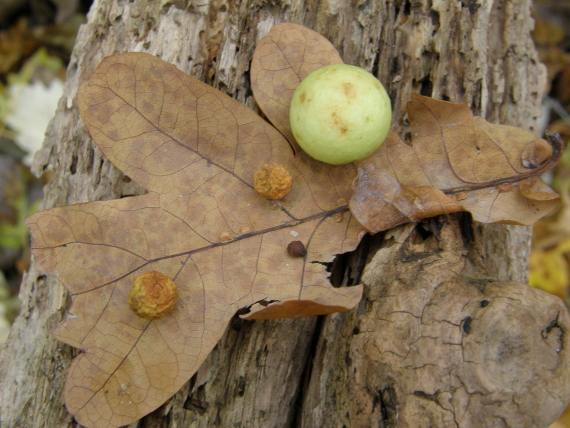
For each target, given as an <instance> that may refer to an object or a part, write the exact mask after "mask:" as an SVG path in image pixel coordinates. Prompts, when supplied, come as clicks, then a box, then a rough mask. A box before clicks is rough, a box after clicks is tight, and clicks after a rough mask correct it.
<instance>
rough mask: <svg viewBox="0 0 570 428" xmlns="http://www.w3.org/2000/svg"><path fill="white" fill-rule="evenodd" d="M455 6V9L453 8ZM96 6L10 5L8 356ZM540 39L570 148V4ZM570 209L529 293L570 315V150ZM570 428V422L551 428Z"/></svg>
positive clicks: (4, 24)
mask: <svg viewBox="0 0 570 428" xmlns="http://www.w3.org/2000/svg"><path fill="white" fill-rule="evenodd" d="M452 1H455V0H452ZM90 5H91V0H0V346H2V344H3V343H4V342H5V340H6V338H7V336H8V333H9V329H10V325H11V323H12V322H13V320H14V319H15V317H16V315H17V313H18V288H19V285H20V282H21V280H22V276H23V275H24V273H25V271H26V269H27V268H28V266H29V263H30V253H29V236H28V230H27V228H26V227H25V225H24V220H25V218H26V217H27V216H28V215H30V214H31V213H33V212H35V211H36V210H37V207H38V203H39V201H40V200H41V198H42V188H43V186H44V185H45V184H46V183H47V182H48V181H49V180H50V172H46V173H45V174H44V175H43V176H42V177H39V178H37V177H34V176H33V175H32V174H31V172H30V169H29V167H30V165H31V162H32V158H33V154H34V153H35V151H36V150H38V149H39V147H40V146H41V144H42V142H43V138H44V133H45V129H46V127H47V124H48V123H49V121H50V120H51V118H52V117H53V114H54V112H55V110H56V107H57V104H58V102H59V99H60V97H61V93H62V89H63V82H64V81H65V74H66V65H67V63H68V62H69V58H70V55H71V50H72V48H73V44H74V42H75V36H76V34H77V30H78V28H79V26H80V25H81V24H82V23H83V22H85V19H86V18H85V15H86V13H87V11H88V9H89V7H90ZM533 9H534V10H533V14H534V18H535V29H534V31H533V38H534V41H535V43H536V46H537V49H538V51H539V55H540V59H541V61H542V62H543V63H544V64H545V65H546V67H547V72H548V86H547V90H546V93H545V96H544V100H543V114H542V117H541V119H540V130H541V132H544V130H549V131H557V132H559V133H560V134H561V135H562V138H563V139H564V141H565V143H566V145H568V142H569V141H570V0H535V1H534V6H533ZM544 179H545V180H546V181H548V182H549V184H551V185H552V187H553V188H554V189H555V190H556V191H557V192H559V193H560V194H561V196H562V204H561V206H560V208H559V209H558V210H557V211H556V212H555V213H552V214H551V215H549V216H548V217H547V218H544V219H543V220H541V221H539V222H538V223H537V224H536V225H535V227H534V231H533V234H534V236H533V246H532V251H531V256H530V271H529V283H530V285H532V286H535V287H539V288H541V289H543V290H546V291H548V292H550V293H553V294H555V295H557V296H559V297H560V298H562V299H563V300H564V301H565V302H566V303H567V305H570V150H568V149H567V150H566V151H565V154H564V156H563V158H562V161H561V162H560V164H559V165H558V166H557V167H556V168H555V169H554V171H552V172H551V173H550V174H548V176H546V177H544ZM555 427H556V428H562V427H569V428H570V412H568V411H567V412H566V414H564V415H562V417H561V418H560V419H559V420H558V421H557V422H556V423H555V424H553V425H552V427H551V428H555Z"/></svg>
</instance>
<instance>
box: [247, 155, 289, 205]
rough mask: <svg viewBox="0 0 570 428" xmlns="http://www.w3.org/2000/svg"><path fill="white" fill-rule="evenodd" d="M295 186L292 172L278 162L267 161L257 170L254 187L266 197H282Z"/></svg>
mask: <svg viewBox="0 0 570 428" xmlns="http://www.w3.org/2000/svg"><path fill="white" fill-rule="evenodd" d="M291 187H293V177H291V174H289V172H288V171H287V170H286V169H285V168H283V167H282V166H281V165H279V164H276V163H267V164H265V165H263V166H262V167H261V168H259V169H258V170H257V171H256V172H255V176H254V178H253V188H254V189H255V191H256V192H257V193H259V194H260V195H261V196H263V197H264V198H265V199H282V198H284V197H285V195H286V194H287V193H289V191H290V190H291Z"/></svg>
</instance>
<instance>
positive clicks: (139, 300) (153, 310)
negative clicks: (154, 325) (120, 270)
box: [129, 272, 178, 320]
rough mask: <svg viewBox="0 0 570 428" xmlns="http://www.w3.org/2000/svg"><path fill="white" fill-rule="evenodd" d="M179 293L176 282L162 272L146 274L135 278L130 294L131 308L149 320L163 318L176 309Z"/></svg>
mask: <svg viewBox="0 0 570 428" xmlns="http://www.w3.org/2000/svg"><path fill="white" fill-rule="evenodd" d="M177 300H178V291H177V290H176V284H174V281H172V279H170V278H169V277H167V276H166V275H163V274H162V273H160V272H145V273H143V274H141V275H139V276H137V277H136V278H135V281H134V284H133V287H132V288H131V291H130V292H129V306H130V307H131V309H132V310H133V312H134V313H135V314H137V315H138V316H139V317H141V318H144V319H147V320H155V319H158V318H162V317H163V316H164V315H166V314H167V313H168V312H170V311H171V310H172V308H174V305H175V304H176V301H177Z"/></svg>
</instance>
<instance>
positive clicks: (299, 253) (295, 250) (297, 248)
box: [287, 241, 307, 257]
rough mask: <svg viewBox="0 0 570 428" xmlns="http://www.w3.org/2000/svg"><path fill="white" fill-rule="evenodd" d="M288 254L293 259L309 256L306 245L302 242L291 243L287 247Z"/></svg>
mask: <svg viewBox="0 0 570 428" xmlns="http://www.w3.org/2000/svg"><path fill="white" fill-rule="evenodd" d="M287 252H288V253H289V255H290V256H291V257H305V256H306V255H307V249H306V248H305V244H303V243H302V242H301V241H291V242H289V245H287Z"/></svg>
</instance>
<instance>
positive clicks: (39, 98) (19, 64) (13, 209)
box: [0, 0, 91, 346]
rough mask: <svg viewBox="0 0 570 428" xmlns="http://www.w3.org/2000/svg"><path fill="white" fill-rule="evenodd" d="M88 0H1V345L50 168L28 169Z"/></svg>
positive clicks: (27, 258)
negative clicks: (29, 222)
mask: <svg viewBox="0 0 570 428" xmlns="http://www.w3.org/2000/svg"><path fill="white" fill-rule="evenodd" d="M90 5H91V0H89V1H83V0H0V346H1V345H2V344H3V343H4V342H5V341H6V339H7V337H8V333H9V330H10V325H11V323H12V322H13V321H14V319H15V317H16V315H17V314H18V309H19V300H18V291H19V286H20V283H21V281H22V276H23V275H24V273H25V272H26V270H27V268H28V266H29V264H30V252H29V236H28V230H27V228H26V226H25V224H24V220H25V219H26V217H27V216H28V215H30V214H31V213H33V212H35V211H37V209H38V208H37V207H38V204H39V201H40V200H41V198H42V188H43V186H44V185H45V183H46V182H48V181H49V180H50V173H49V172H47V173H46V174H44V176H42V177H40V178H37V177H34V176H33V175H32V174H31V172H30V165H31V162H32V159H33V155H34V153H35V152H36V150H37V149H39V147H40V146H41V144H42V142H43V139H44V133H45V130H46V127H47V125H48V123H49V121H50V120H51V118H52V117H53V115H54V113H55V109H56V107H57V104H58V102H59V99H60V98H61V94H62V90H63V82H64V81H65V74H66V65H67V63H68V62H69V58H70V55H71V50H72V49H73V44H74V43H75V35H76V34H77V30H78V28H79V26H80V25H81V24H82V23H83V22H85V19H86V18H85V14H86V13H87V11H88V9H89V7H90Z"/></svg>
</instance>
